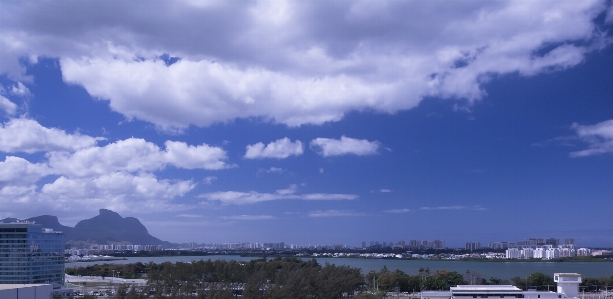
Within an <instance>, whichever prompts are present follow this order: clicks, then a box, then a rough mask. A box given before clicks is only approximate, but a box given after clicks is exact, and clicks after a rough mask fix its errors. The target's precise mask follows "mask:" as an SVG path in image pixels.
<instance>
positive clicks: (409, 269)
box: [66, 255, 613, 279]
mask: <svg viewBox="0 0 613 299" xmlns="http://www.w3.org/2000/svg"><path fill="white" fill-rule="evenodd" d="M201 259H204V260H208V259H211V260H237V261H250V260H253V259H257V258H256V257H241V256H237V255H208V256H172V257H130V258H128V259H127V260H118V261H108V262H74V263H66V268H69V267H87V266H89V265H94V264H130V263H136V262H141V263H148V262H153V263H156V264H159V263H163V262H173V263H175V262H191V261H199V260H201ZM317 261H318V262H319V263H320V264H322V265H323V264H324V263H326V262H328V263H331V264H336V265H346V266H350V267H356V268H360V269H362V273H364V274H366V273H368V271H370V270H376V271H378V270H380V269H381V268H383V266H387V268H388V269H389V270H391V271H393V270H396V269H400V270H402V271H404V272H405V273H407V274H411V275H415V274H417V273H418V271H419V268H424V269H425V268H430V271H431V272H435V271H436V270H439V269H446V270H448V271H456V272H459V273H461V274H464V273H466V271H470V272H473V273H474V272H477V273H479V274H480V275H481V277H483V278H485V279H489V278H490V277H492V276H493V277H496V278H500V279H509V278H511V277H515V276H520V277H526V276H528V275H530V274H532V273H534V272H543V273H545V274H547V275H551V276H553V273H564V272H566V273H568V272H571V273H580V274H581V275H583V277H602V276H606V277H610V276H613V263H611V262H592V263H581V262H562V263H548V262H472V261H435V260H384V259H356V258H318V259H317Z"/></svg>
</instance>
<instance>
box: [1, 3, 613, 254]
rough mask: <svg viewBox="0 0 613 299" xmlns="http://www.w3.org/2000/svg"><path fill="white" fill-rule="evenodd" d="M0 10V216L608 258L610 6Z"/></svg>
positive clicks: (229, 238) (235, 236)
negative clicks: (600, 250)
mask: <svg viewBox="0 0 613 299" xmlns="http://www.w3.org/2000/svg"><path fill="white" fill-rule="evenodd" d="M533 2H534V3H532V2H526V1H494V2H492V1H471V2H468V1H464V2H456V3H448V2H444V1H428V2H398V1H383V2H381V1H327V2H324V1H310V2H304V1H301V2H298V1H255V2H251V3H248V4H245V3H243V2H238V1H210V2H201V1H175V2H158V3H156V4H157V5H151V3H150V2H145V1H130V2H129V3H126V2H124V1H63V2H25V3H24V2H21V1H3V2H2V3H0V86H1V89H0V121H1V125H0V217H1V218H4V217H18V218H28V217H33V216H38V215H43V214H51V215H57V216H58V217H59V219H60V222H62V223H63V224H65V225H74V224H76V222H78V221H79V220H82V219H86V218H91V217H93V216H95V215H97V214H98V210H99V209H101V208H106V209H111V210H114V211H116V212H118V213H120V214H121V215H122V216H132V217H137V218H138V219H140V220H141V221H142V222H143V223H144V224H145V225H146V226H147V227H148V228H149V230H150V232H151V233H152V234H153V235H155V236H157V237H159V238H161V239H164V240H168V241H171V242H189V241H196V242H281V241H283V242H285V243H286V244H300V245H308V244H348V245H351V246H357V245H359V244H361V242H362V241H367V242H369V241H380V242H390V241H392V242H397V241H398V240H409V239H427V240H433V239H443V240H446V241H447V244H448V245H449V246H458V247H459V246H462V244H463V243H464V242H469V241H471V242H474V241H480V242H485V243H486V242H489V241H518V240H523V239H525V238H530V237H543V238H549V237H556V238H567V237H569V238H575V239H576V240H577V243H578V244H579V245H585V246H608V247H611V246H613V224H612V223H613V222H611V218H612V214H611V213H612V210H613V209H612V208H613V171H612V169H613V84H612V83H613V46H612V45H611V44H612V43H613V36H612V34H611V31H612V30H613V6H612V3H611V2H610V1H563V2H559V1H552V2H549V1H538V2H536V1H533Z"/></svg>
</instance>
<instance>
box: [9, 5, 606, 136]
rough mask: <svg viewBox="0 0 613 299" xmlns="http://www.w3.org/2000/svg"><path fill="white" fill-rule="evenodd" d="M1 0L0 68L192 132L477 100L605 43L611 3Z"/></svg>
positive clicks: (565, 64) (15, 77)
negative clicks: (28, 68)
mask: <svg viewBox="0 0 613 299" xmlns="http://www.w3.org/2000/svg"><path fill="white" fill-rule="evenodd" d="M68 6H70V9H68ZM0 9H1V10H2V11H3V12H4V13H5V14H7V15H10V16H11V18H9V19H4V20H3V23H2V26H0V74H7V76H8V77H9V78H11V79H13V80H18V79H20V78H23V79H24V80H31V78H28V77H27V76H26V74H25V68H24V66H23V65H21V64H20V63H19V61H20V59H23V58H27V59H29V60H30V61H33V62H35V61H36V59H37V57H39V56H46V57H58V58H60V64H61V68H62V75H63V78H64V80H65V81H66V82H71V83H75V84H79V85H81V86H83V87H84V88H85V89H86V90H87V91H88V92H89V93H90V94H91V95H92V96H94V97H97V98H100V99H103V100H107V101H108V102H109V105H110V107H111V108H112V109H113V110H115V111H117V112H119V113H121V114H123V115H124V116H126V117H127V118H138V119H141V120H144V121H148V122H151V123H154V124H156V125H157V126H160V127H162V128H173V127H176V128H185V127H187V126H189V125H190V124H193V125H197V126H207V125H210V124H212V123H215V122H227V121H231V120H233V119H236V118H251V117H254V118H257V119H261V120H264V121H272V122H276V123H284V124H287V125H290V126H298V125H302V124H308V123H311V124H321V123H324V122H327V121H338V120H340V119H342V118H343V116H344V115H345V114H346V113H347V112H349V111H363V110H374V111H379V112H384V113H394V112H396V111H399V110H404V109H410V108H413V107H416V106H417V105H418V104H419V103H420V101H421V100H422V99H423V98H424V97H429V96H432V97H443V98H452V99H457V98H465V99H468V101H469V102H473V101H475V100H478V99H480V98H482V97H483V96H485V95H486V91H485V90H483V87H482V84H483V83H484V82H487V81H488V80H489V79H490V78H492V77H495V76H496V75H498V74H502V75H504V74H512V73H518V74H520V75H524V76H531V75H534V74H538V73H540V72H544V71H551V70H561V69H565V68H568V67H572V66H574V65H576V64H578V63H580V62H581V61H582V60H583V59H584V58H585V55H586V54H587V53H588V52H590V51H594V50H598V49H599V45H602V38H603V36H602V35H601V33H599V31H598V30H597V29H596V27H595V24H594V19H595V17H596V16H597V15H598V14H600V13H603V12H605V10H606V9H607V6H606V5H604V4H603V2H602V1H598V0H586V1H553V2H552V1H528V2H526V1H486V0H485V1H480V2H474V1H470V2H465V1H457V2H453V3H447V2H438V1H423V2H422V1H417V2H413V1H409V2H402V1H400V2H399V1H385V2H384V3H378V2H377V3H375V2H370V1H342V2H326V1H302V2H301V1H297V2H284V3H278V2H267V1H262V2H256V3H252V4H250V5H245V4H244V3H241V2H234V1H225V2H216V3H215V4H207V5H197V6H196V7H194V5H192V3H191V2H189V1H188V2H173V3H158V5H155V6H151V5H148V4H147V3H146V2H140V1H136V2H134V1H123V2H117V3H114V4H113V5H110V4H108V3H106V2H105V1H99V2H98V1H96V2H91V1H88V2H83V3H73V2H61V1H60V2H55V1H52V2H44V3H37V4H36V5H31V4H29V3H27V2H0ZM608 9H609V13H608V16H607V19H606V20H607V22H610V20H611V19H612V17H611V14H612V13H611V8H608ZM49 11H54V12H56V13H54V14H49V13H48V12H49ZM72 11H79V14H78V15H75V14H73V13H71V12H72ZM179 18H180V19H181V20H183V22H176V20H177V19H179ZM84 19H85V20H91V22H85V23H84V22H82V21H81V20H84ZM237 20H238V21H237ZM176 32H181V34H180V35H177V34H176ZM271 32H274V33H275V34H274V35H271V34H270V33H271ZM550 45H553V49H552V50H550V51H548V52H547V51H545V50H544V49H546V47H547V46H550ZM165 53H168V54H171V55H175V56H178V57H180V58H181V60H180V61H179V62H177V63H174V64H172V65H170V66H167V65H166V63H164V61H162V60H161V59H159V58H158V57H159V56H160V55H162V54H165Z"/></svg>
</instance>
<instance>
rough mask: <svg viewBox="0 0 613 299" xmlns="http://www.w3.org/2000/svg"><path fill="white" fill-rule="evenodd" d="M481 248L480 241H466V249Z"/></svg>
mask: <svg viewBox="0 0 613 299" xmlns="http://www.w3.org/2000/svg"><path fill="white" fill-rule="evenodd" d="M479 249H481V242H466V250H469V251H473V250H479Z"/></svg>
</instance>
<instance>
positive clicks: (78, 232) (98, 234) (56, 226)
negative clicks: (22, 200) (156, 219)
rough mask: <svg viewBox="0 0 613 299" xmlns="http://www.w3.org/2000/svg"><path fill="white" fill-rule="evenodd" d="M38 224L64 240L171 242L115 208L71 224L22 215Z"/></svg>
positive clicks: (48, 218) (152, 243) (8, 219)
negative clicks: (154, 234) (57, 233)
mask: <svg viewBox="0 0 613 299" xmlns="http://www.w3.org/2000/svg"><path fill="white" fill-rule="evenodd" d="M15 220H18V219H15V218H5V219H3V220H0V222H13V221H15ZM26 221H34V222H35V223H36V224H40V225H42V226H43V227H44V228H52V229H53V230H56V231H62V232H64V236H65V240H66V242H69V241H85V242H88V243H96V244H108V243H115V242H129V243H131V244H138V245H163V246H164V247H170V246H171V245H172V244H171V243H169V242H166V241H162V240H160V239H158V238H156V237H154V236H152V235H150V234H149V231H147V228H146V227H145V226H144V225H143V224H142V223H140V221H139V220H138V219H136V218H134V217H125V218H124V217H121V216H120V215H119V214H117V213H116V212H113V211H111V210H106V209H100V214H99V215H98V216H95V217H93V218H90V219H85V220H81V221H79V223H77V225H75V227H74V228H73V227H70V226H64V225H62V224H60V222H59V220H58V218H57V217H56V216H50V215H43V216H37V217H32V218H28V219H26Z"/></svg>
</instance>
